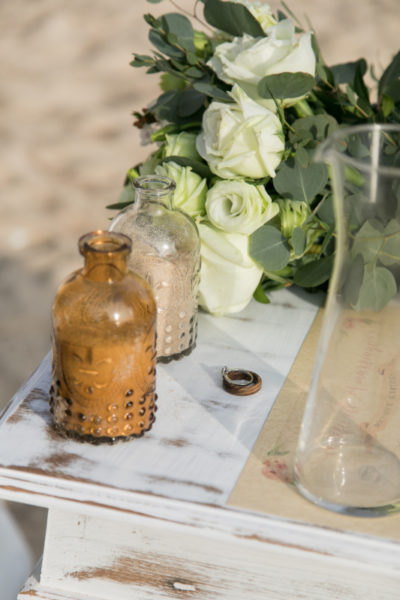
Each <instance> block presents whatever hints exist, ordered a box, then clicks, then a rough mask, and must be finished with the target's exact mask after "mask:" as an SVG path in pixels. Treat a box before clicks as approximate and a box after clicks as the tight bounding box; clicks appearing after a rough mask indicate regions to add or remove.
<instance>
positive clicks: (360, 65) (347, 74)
mask: <svg viewBox="0 0 400 600" xmlns="http://www.w3.org/2000/svg"><path fill="white" fill-rule="evenodd" d="M330 69H331V71H332V73H333V77H334V81H335V84H336V85H339V84H341V83H353V82H354V78H355V76H356V72H357V70H359V72H360V74H361V75H362V76H363V75H365V73H366V72H367V63H366V61H365V60H364V59H363V58H360V59H359V60H356V61H354V62H348V63H342V64H339V65H334V66H333V67H330Z"/></svg>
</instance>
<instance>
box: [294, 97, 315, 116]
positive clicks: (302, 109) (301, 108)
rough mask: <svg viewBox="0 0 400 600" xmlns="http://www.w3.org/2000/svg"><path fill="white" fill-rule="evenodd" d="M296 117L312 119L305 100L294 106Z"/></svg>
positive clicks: (311, 112)
mask: <svg viewBox="0 0 400 600" xmlns="http://www.w3.org/2000/svg"><path fill="white" fill-rule="evenodd" d="M294 109H295V111H296V113H297V116H298V117H312V116H313V115H314V113H313V111H312V110H311V108H310V105H309V104H308V102H307V100H299V101H298V102H296V104H295V105H294Z"/></svg>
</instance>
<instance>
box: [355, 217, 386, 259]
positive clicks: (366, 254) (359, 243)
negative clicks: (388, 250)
mask: <svg viewBox="0 0 400 600" xmlns="http://www.w3.org/2000/svg"><path fill="white" fill-rule="evenodd" d="M383 243H384V232H383V227H382V226H381V225H380V223H379V221H375V220H374V219H371V220H369V221H366V222H365V223H364V224H363V226H362V227H361V228H360V229H359V231H358V232H357V234H356V236H355V238H354V243H353V247H352V250H351V252H352V255H353V256H356V255H358V254H360V255H361V256H362V257H363V259H364V262H366V263H368V262H372V261H374V260H376V257H377V256H378V253H379V251H380V250H381V248H382V246H383Z"/></svg>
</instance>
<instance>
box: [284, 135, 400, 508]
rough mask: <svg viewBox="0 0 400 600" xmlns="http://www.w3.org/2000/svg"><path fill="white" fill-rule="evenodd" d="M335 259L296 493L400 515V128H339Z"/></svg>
mask: <svg viewBox="0 0 400 600" xmlns="http://www.w3.org/2000/svg"><path fill="white" fill-rule="evenodd" d="M317 159H319V160H321V161H325V162H327V163H328V165H329V167H330V171H331V179H332V188H333V201H334V210H335V220H336V235H337V240H336V252H335V263H334V270H333V274H332V277H331V280H330V286H329V292H328V298H327V304H326V308H325V314H324V320H323V326H322V331H321V337H320V341H319V348H318V350H317V355H316V361H315V366H314V373H313V376H312V381H311V385H310V390H309V396H308V400H307V405H306V409H305V413H304V417H303V423H302V428H301V433H300V437H299V442H298V448H297V454H296V458H295V481H296V484H297V486H298V488H299V490H300V492H301V493H302V494H303V495H304V496H306V497H307V498H308V499H310V500H311V501H313V502H315V503H317V504H319V505H321V506H324V507H326V508H328V509H331V510H334V511H338V512H342V513H346V514H352V515H361V516H375V515H385V514H387V513H390V512H393V511H396V510H398V509H399V508H400V433H399V432H400V294H399V284H400V127H398V126H384V125H370V126H369V125H367V126H358V127H353V128H347V129H339V130H337V131H336V132H335V133H334V134H333V135H332V136H331V137H330V138H328V139H327V140H326V141H325V142H323V143H322V144H321V146H320V148H319V153H318V155H317Z"/></svg>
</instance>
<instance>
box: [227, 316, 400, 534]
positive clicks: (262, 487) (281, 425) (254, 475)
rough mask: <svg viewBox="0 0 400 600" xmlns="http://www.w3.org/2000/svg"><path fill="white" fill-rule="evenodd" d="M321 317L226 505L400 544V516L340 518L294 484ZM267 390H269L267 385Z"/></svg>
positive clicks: (315, 322)
mask: <svg viewBox="0 0 400 600" xmlns="http://www.w3.org/2000/svg"><path fill="white" fill-rule="evenodd" d="M322 318H323V311H322V310H320V311H319V312H318V313H317V316H316V318H315V320H314V323H313V325H312V327H311V329H310V331H309V333H308V335H307V337H306V339H305V341H304V343H303V345H302V347H301V349H300V352H299V353H298V355H297V357H296V360H295V362H294V363H293V366H292V369H291V371H290V373H289V375H288V377H287V379H286V381H285V383H284V385H283V387H282V389H281V391H280V393H279V395H278V398H277V400H276V402H275V404H274V406H273V408H272V411H271V413H270V415H269V417H268V419H267V421H266V422H265V424H264V427H263V429H262V431H261V433H260V435H259V436H258V439H257V441H256V443H255V445H254V448H253V450H252V452H251V454H250V456H249V458H248V460H247V463H246V464H245V466H244V469H243V471H242V473H241V474H240V476H239V479H238V481H237V482H236V485H235V487H234V488H233V491H232V493H231V495H230V497H229V499H228V502H227V504H228V506H233V507H237V508H242V509H245V510H250V511H254V512H259V513H266V514H268V515H276V516H279V517H283V518H286V519H291V520H295V521H304V522H306V523H308V524H315V525H319V526H322V527H330V528H332V529H339V530H343V531H352V532H356V533H362V534H368V535H374V536H378V537H381V538H388V539H391V540H396V541H400V513H397V514H393V515H388V516H384V517H375V518H374V517H373V518H366V517H349V516H346V515H340V514H337V513H334V512H331V511H328V510H326V509H323V508H320V507H318V506H316V505H315V504H313V503H311V502H309V501H308V500H306V499H305V498H303V496H301V495H300V493H299V492H298V491H297V488H296V487H295V485H294V484H293V469H292V465H293V458H294V453H295V450H296V445H297V438H298V434H299V431H300V424H301V420H302V417H303V412H304V407H305V403H306V400H307V393H308V387H309V382H310V379H311V373H312V369H313V365H314V358H315V354H316V349H317V344H318V340H319V334H320V329H321V324H322ZM263 385H265V386H266V385H268V382H267V381H266V382H264V384H263ZM261 393H262V392H261Z"/></svg>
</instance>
